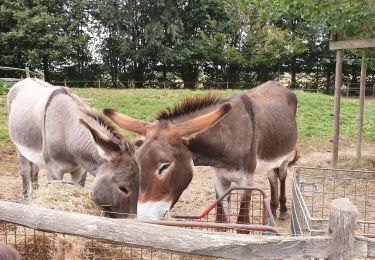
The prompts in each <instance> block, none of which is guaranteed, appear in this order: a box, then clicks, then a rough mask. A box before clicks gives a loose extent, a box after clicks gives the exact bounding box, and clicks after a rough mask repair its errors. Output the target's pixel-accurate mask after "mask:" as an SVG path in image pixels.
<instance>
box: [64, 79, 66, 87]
mask: <svg viewBox="0 0 375 260" xmlns="http://www.w3.org/2000/svg"><path fill="white" fill-rule="evenodd" d="M64 87H66V79H64Z"/></svg>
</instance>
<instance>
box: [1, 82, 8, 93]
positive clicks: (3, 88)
mask: <svg viewBox="0 0 375 260" xmlns="http://www.w3.org/2000/svg"><path fill="white" fill-rule="evenodd" d="M9 90H10V86H9V85H8V84H6V83H0V95H5V94H7V93H8V92H9Z"/></svg>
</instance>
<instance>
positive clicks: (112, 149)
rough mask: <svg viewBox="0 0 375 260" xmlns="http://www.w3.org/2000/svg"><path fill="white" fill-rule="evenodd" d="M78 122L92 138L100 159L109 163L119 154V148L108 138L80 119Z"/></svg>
mask: <svg viewBox="0 0 375 260" xmlns="http://www.w3.org/2000/svg"><path fill="white" fill-rule="evenodd" d="M79 121H80V123H81V124H82V125H83V126H84V127H86V128H87V129H88V130H89V131H90V133H91V135H92V137H93V138H94V141H95V144H96V148H97V151H98V153H99V155H100V157H103V158H104V159H106V160H107V161H110V160H111V159H113V158H115V157H116V156H117V155H118V154H119V153H120V152H121V149H120V147H119V146H118V145H117V144H116V143H115V142H113V141H112V140H111V138H109V137H108V136H107V135H105V134H104V133H102V132H100V131H98V130H97V129H95V128H93V127H92V126H90V125H89V124H88V123H87V122H86V121H85V120H83V119H82V118H81V119H79Z"/></svg>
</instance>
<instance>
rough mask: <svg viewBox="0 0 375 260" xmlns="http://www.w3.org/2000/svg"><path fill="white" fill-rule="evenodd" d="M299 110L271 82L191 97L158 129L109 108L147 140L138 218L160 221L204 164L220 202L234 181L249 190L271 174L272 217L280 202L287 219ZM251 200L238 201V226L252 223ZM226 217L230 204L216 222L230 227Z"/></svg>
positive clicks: (164, 116) (162, 115) (164, 115)
mask: <svg viewBox="0 0 375 260" xmlns="http://www.w3.org/2000/svg"><path fill="white" fill-rule="evenodd" d="M296 107H297V98H296V96H295V94H294V93H292V92H291V91H289V90H288V89H286V88H285V87H284V86H282V85H281V83H279V82H274V81H269V82H266V83H264V84H262V85H260V86H258V87H256V88H254V89H252V90H250V91H249V92H247V93H246V94H235V95H232V96H230V97H229V98H227V99H222V98H220V97H218V96H217V95H212V94H209V95H207V96H204V97H201V98H187V99H186V100H185V101H183V102H182V103H180V104H178V105H177V106H175V108H173V109H169V108H168V109H166V110H164V111H161V112H159V114H158V116H157V119H158V121H157V122H156V123H146V122H144V121H141V120H138V119H133V118H130V117H128V116H125V115H123V114H121V113H118V112H116V111H114V110H112V109H105V110H104V114H105V115H107V116H108V117H110V118H111V119H112V120H113V121H114V122H116V123H117V124H118V125H119V126H120V127H122V128H124V129H127V130H130V131H133V132H135V133H138V134H140V135H143V136H145V140H144V143H143V144H142V145H141V146H140V147H139V148H138V149H137V151H136V160H137V162H138V165H139V167H140V192H139V199H138V217H139V218H142V217H143V218H155V219H162V218H163V217H164V215H165V213H166V212H167V211H168V210H169V209H170V208H172V207H173V205H174V204H175V203H176V202H177V200H178V199H179V197H180V195H181V194H182V192H183V191H184V190H185V189H186V188H187V186H188V185H189V183H190V182H191V180H192V177H193V166H194V165H205V166H211V167H212V168H213V171H214V183H215V190H216V196H217V197H219V196H221V195H222V194H223V193H224V192H225V191H226V190H228V189H229V188H230V185H231V182H235V183H237V185H239V186H251V185H252V184H253V175H254V174H260V173H263V174H264V173H267V176H268V179H269V182H270V186H271V203H270V204H271V209H272V212H273V213H274V214H275V216H276V209H277V208H278V206H279V202H280V204H281V206H280V215H281V217H282V218H286V216H287V207H286V196H285V179H286V176H287V171H286V167H287V166H288V164H289V163H290V161H291V160H292V158H290V157H291V155H292V152H293V151H294V149H295V145H296V141H297V127H296ZM295 159H296V158H295ZM278 181H280V190H281V194H280V198H279V189H278ZM249 200H250V194H249V193H247V192H245V193H243V194H242V195H241V205H240V212H239V216H238V219H237V221H238V223H248V222H249V212H248V207H249ZM227 203H228V201H224V204H227ZM227 215H228V212H227V205H218V207H217V214H216V216H217V219H216V220H217V221H220V222H221V221H227ZM221 216H222V217H221Z"/></svg>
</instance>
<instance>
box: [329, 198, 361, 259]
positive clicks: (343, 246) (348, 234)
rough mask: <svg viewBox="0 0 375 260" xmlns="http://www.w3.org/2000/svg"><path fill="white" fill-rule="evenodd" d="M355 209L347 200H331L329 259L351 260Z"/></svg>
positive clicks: (352, 255) (356, 211)
mask: <svg viewBox="0 0 375 260" xmlns="http://www.w3.org/2000/svg"><path fill="white" fill-rule="evenodd" d="M357 213H358V210H357V207H356V206H355V205H354V204H353V203H351V202H350V201H349V199H348V198H341V199H336V200H333V201H332V203H331V215H330V218H329V229H330V233H332V243H331V253H330V256H329V259H333V260H336V259H343V260H346V259H353V258H354V237H355V233H354V232H355V225H356V223H355V221H356V218H357Z"/></svg>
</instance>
